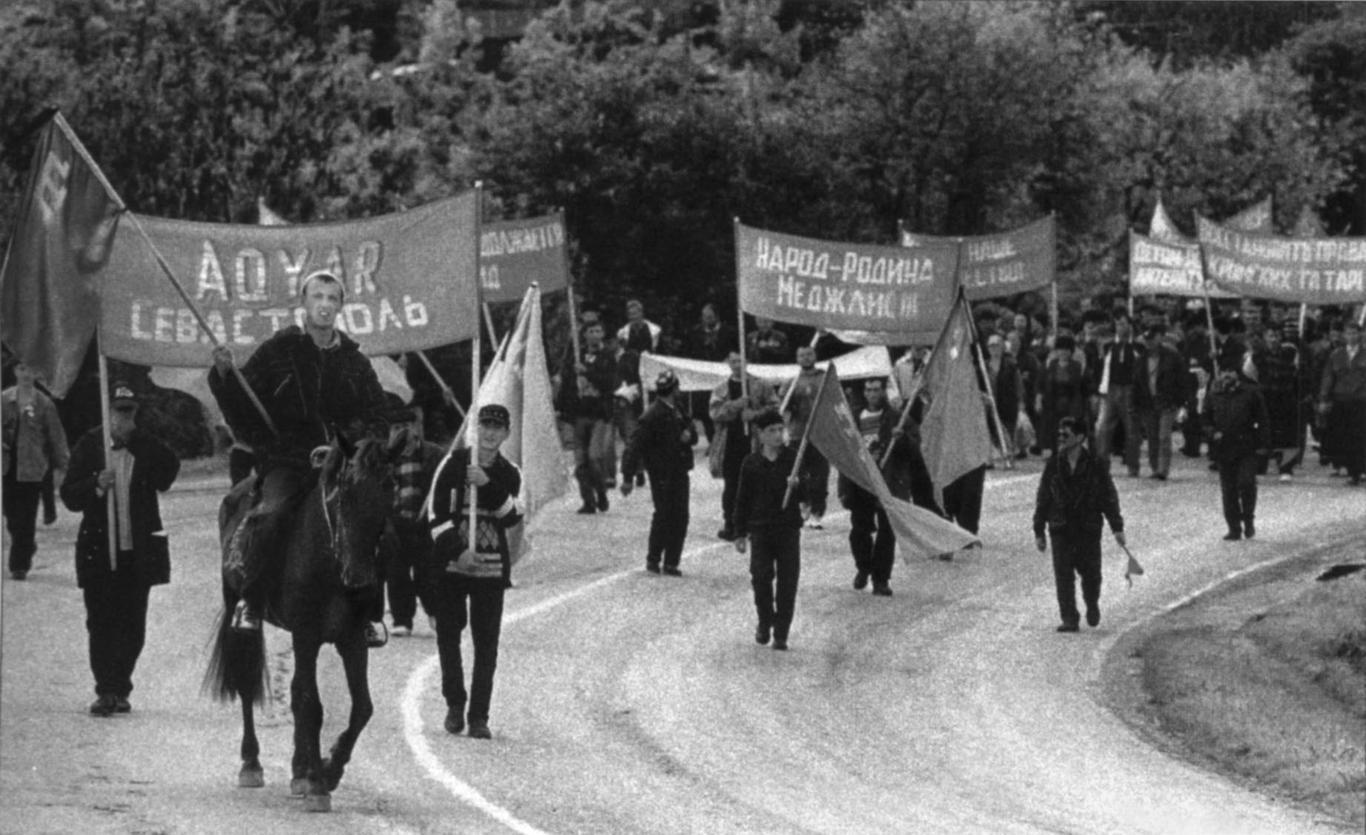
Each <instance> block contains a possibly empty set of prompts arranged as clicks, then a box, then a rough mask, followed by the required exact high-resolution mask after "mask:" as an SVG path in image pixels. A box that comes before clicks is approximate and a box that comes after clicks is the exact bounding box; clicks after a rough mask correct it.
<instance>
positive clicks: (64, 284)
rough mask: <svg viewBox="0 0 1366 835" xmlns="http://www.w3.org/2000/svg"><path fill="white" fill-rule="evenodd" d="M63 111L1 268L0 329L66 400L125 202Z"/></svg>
mask: <svg viewBox="0 0 1366 835" xmlns="http://www.w3.org/2000/svg"><path fill="white" fill-rule="evenodd" d="M79 149H80V141H79V140H77V139H76V137H75V134H73V133H72V131H71V128H70V126H68V125H67V123H66V120H65V119H63V118H62V116H61V114H60V113H58V114H56V115H54V116H53V117H52V120H51V121H49V122H48V124H47V127H46V128H45V129H44V130H43V134H42V137H41V138H40V139H39V140H38V147H37V149H36V150H35V151H34V153H33V161H32V163H31V165H30V167H29V175H28V191H27V192H26V193H25V195H24V201H23V204H22V206H21V207H20V209H19V217H18V222H17V223H16V224H15V227H14V236H13V237H12V238H11V239H10V245H9V251H8V253H7V254H6V257H5V261H4V265H3V267H2V268H0V330H3V332H4V335H5V337H4V338H5V342H6V343H7V344H8V345H9V347H10V348H11V350H13V351H14V353H15V354H16V355H17V356H18V357H19V358H20V359H21V360H23V361H24V362H25V363H26V364H27V365H29V366H30V367H32V368H34V369H35V370H37V371H38V372H40V373H41V374H42V375H43V378H44V380H45V381H46V383H47V388H48V390H49V391H51V392H52V394H53V395H54V396H56V397H62V396H64V395H65V394H66V392H67V390H68V389H70V388H71V385H72V383H74V382H75V381H76V376H77V374H78V373H79V371H80V368H81V361H82V360H83V359H84V358H85V352H86V349H87V347H88V346H89V345H90V340H91V338H92V337H93V336H94V335H95V328H96V326H97V325H98V324H99V320H100V304H99V291H98V289H97V288H96V286H95V275H96V273H97V272H98V271H99V269H100V267H101V266H103V264H104V262H105V259H106V258H107V257H108V256H109V250H110V245H111V244H112V243H113V240H114V232H115V229H116V227H117V226H118V217H119V212H120V211H121V210H122V208H123V205H122V201H120V200H119V199H118V196H117V195H115V194H114V193H113V192H112V191H110V190H109V188H108V187H107V185H106V184H105V181H104V179H103V178H102V177H101V176H100V175H99V173H98V171H96V170H95V168H94V167H93V166H92V165H91V164H90V163H88V162H87V161H86V157H85V156H84V155H83V154H82V153H81V151H80V150H79Z"/></svg>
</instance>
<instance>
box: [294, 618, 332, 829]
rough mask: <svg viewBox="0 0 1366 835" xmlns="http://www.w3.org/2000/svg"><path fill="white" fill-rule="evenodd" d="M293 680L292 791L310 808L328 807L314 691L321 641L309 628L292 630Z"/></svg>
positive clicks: (319, 712) (320, 718)
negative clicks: (298, 630)
mask: <svg viewBox="0 0 1366 835" xmlns="http://www.w3.org/2000/svg"><path fill="white" fill-rule="evenodd" d="M293 637H294V680H293V682H291V683H290V687H289V695H290V709H291V712H292V713H293V714H294V760H293V765H294V769H293V771H294V779H293V780H291V781H290V791H291V792H292V793H293V794H303V795H304V802H305V808H306V809H307V810H308V811H310V812H326V811H330V810H331V808H332V804H331V798H330V796H329V794H328V791H327V786H326V784H325V783H324V781H323V779H322V744H321V741H320V739H319V736H320V735H321V734H322V727H323V705H322V699H321V697H320V695H319V693H318V649H319V648H320V646H321V641H320V640H319V639H318V636H317V634H316V633H315V632H314V631H313V630H308V631H307V632H295V633H293Z"/></svg>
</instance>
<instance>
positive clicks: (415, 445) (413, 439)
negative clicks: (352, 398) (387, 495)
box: [371, 406, 444, 636]
mask: <svg viewBox="0 0 1366 835" xmlns="http://www.w3.org/2000/svg"><path fill="white" fill-rule="evenodd" d="M389 421H390V424H389V438H390V441H391V444H395V445H397V447H398V450H399V452H398V460H397V461H395V462H394V507H393V511H392V512H391V513H390V514H389V523H388V525H387V526H386V528H385V531H384V535H383V536H381V537H380V540H379V564H380V565H381V566H383V573H382V576H383V587H384V588H385V589H386V590H387V591H388V594H389V613H390V617H391V618H392V619H393V624H394V628H393V629H392V630H390V632H392V633H393V634H394V635H399V636H406V635H411V634H413V617H414V616H415V615H416V614H417V604H418V601H419V600H421V602H422V609H423V611H425V612H426V613H427V615H428V616H434V615H435V608H434V606H433V604H432V602H431V600H430V598H429V596H428V593H427V582H428V577H429V574H430V563H431V557H432V535H431V532H430V531H429V530H428V529H427V524H426V522H425V521H424V520H423V519H422V505H423V503H424V502H426V500H427V491H428V490H429V489H430V488H431V485H432V479H433V478H434V477H435V475H436V468H437V465H438V464H440V463H441V458H442V455H443V453H444V450H442V448H441V447H440V446H438V445H437V444H434V443H431V442H430V441H428V440H426V439H425V436H424V429H423V425H422V410H421V408H420V407H417V406H405V407H403V408H401V409H396V410H394V411H393V412H391V413H390V414H389ZM376 598H377V600H376V603H377V605H378V607H379V609H380V611H379V612H377V613H375V614H376V616H375V617H372V618H371V620H381V619H382V618H383V615H384V613H383V611H382V610H383V608H384V600H383V598H382V597H380V596H379V595H376Z"/></svg>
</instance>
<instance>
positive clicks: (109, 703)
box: [90, 693, 116, 716]
mask: <svg viewBox="0 0 1366 835" xmlns="http://www.w3.org/2000/svg"><path fill="white" fill-rule="evenodd" d="M115 706H116V703H115V701H114V697H113V696H112V695H110V694H108V693H106V694H104V695H102V696H100V697H99V698H97V699H95V701H93V702H91V703H90V715H91V716H112V715H113V714H114V708H115Z"/></svg>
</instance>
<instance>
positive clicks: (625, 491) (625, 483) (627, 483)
mask: <svg viewBox="0 0 1366 835" xmlns="http://www.w3.org/2000/svg"><path fill="white" fill-rule="evenodd" d="M634 489H636V483H635V479H632V478H625V477H624V476H623V478H622V480H621V495H623V496H629V495H631V491H632V490H634Z"/></svg>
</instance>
